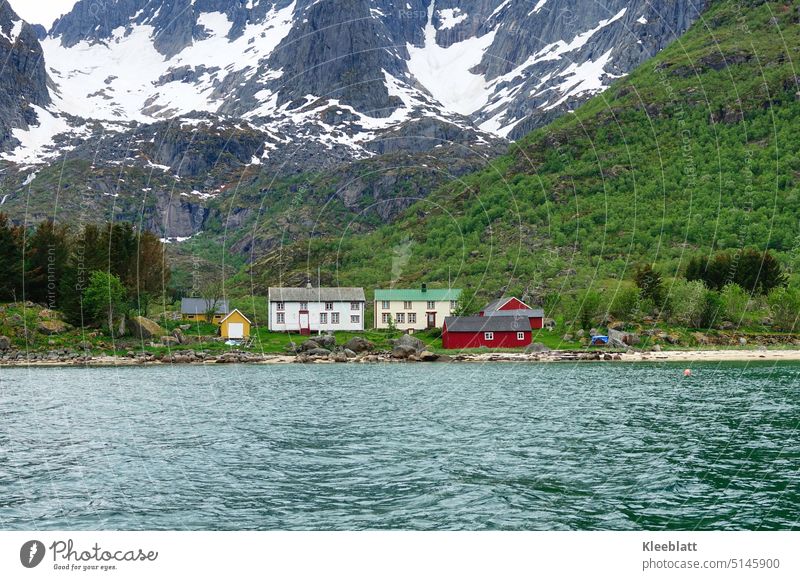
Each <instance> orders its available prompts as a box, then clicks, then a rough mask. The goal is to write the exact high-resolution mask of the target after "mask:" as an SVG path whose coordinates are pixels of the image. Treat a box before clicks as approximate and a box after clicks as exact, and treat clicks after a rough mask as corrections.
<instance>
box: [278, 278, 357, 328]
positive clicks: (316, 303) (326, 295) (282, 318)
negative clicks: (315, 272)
mask: <svg viewBox="0 0 800 580" xmlns="http://www.w3.org/2000/svg"><path fill="white" fill-rule="evenodd" d="M365 310H366V298H365V296H364V289H363V288H313V287H311V285H309V286H307V287H306V288H270V289H269V328H270V330H273V331H276V332H297V333H300V334H311V333H312V332H320V331H321V332H327V331H330V332H333V331H336V330H346V331H353V332H358V331H363V330H364V315H365Z"/></svg>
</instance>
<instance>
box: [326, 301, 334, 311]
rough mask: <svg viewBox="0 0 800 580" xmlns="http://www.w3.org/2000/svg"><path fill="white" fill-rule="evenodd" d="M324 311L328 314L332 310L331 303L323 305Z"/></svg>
mask: <svg viewBox="0 0 800 580" xmlns="http://www.w3.org/2000/svg"><path fill="white" fill-rule="evenodd" d="M325 310H327V311H328V312H330V311H331V310H333V302H326V303H325Z"/></svg>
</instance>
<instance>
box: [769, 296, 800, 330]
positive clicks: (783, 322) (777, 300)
mask: <svg viewBox="0 0 800 580" xmlns="http://www.w3.org/2000/svg"><path fill="white" fill-rule="evenodd" d="M767 303H768V304H769V308H770V312H771V313H772V323H773V325H774V326H775V327H776V328H777V329H778V330H784V331H786V332H793V331H794V330H795V328H796V327H797V318H798V316H800V290H798V289H797V288H785V287H781V288H773V290H772V292H770V293H769V296H768V297H767Z"/></svg>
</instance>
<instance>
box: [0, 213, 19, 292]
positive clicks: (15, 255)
mask: <svg viewBox="0 0 800 580" xmlns="http://www.w3.org/2000/svg"><path fill="white" fill-rule="evenodd" d="M21 296H22V231H21V230H20V228H17V227H14V226H13V225H12V224H11V223H10V222H9V221H8V217H7V216H6V215H5V214H4V213H0V300H3V301H10V300H16V299H17V298H19V297H21Z"/></svg>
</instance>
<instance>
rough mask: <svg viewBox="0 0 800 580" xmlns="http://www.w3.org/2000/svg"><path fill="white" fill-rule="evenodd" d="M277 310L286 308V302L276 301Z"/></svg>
mask: <svg viewBox="0 0 800 580" xmlns="http://www.w3.org/2000/svg"><path fill="white" fill-rule="evenodd" d="M275 310H278V311H281V310H286V303H285V302H276V303H275Z"/></svg>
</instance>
